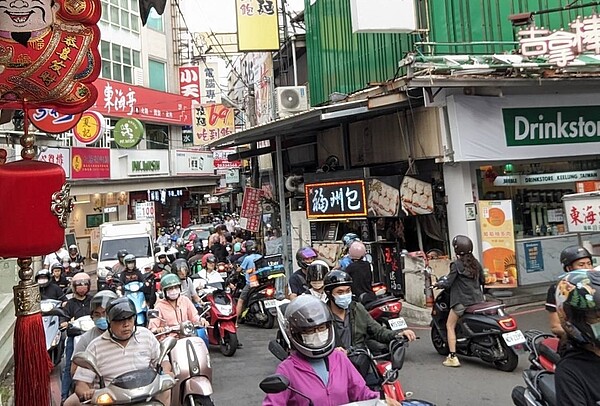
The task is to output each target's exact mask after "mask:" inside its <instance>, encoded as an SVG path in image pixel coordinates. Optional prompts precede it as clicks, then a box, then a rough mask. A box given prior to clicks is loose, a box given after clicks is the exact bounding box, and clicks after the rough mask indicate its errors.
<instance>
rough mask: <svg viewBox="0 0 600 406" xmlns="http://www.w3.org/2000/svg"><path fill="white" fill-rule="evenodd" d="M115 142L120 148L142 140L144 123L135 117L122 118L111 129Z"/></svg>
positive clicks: (131, 145) (134, 144)
mask: <svg viewBox="0 0 600 406" xmlns="http://www.w3.org/2000/svg"><path fill="white" fill-rule="evenodd" d="M113 134H114V137H115V144H117V145H118V146H119V147H121V148H133V147H135V146H136V145H137V144H139V143H140V141H141V140H142V136H143V135H144V125H143V124H142V122H141V121H140V120H138V119H137V118H122V119H120V120H119V121H117V123H116V124H115V128H114V130H113Z"/></svg>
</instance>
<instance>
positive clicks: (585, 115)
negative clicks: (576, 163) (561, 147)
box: [502, 106, 600, 147]
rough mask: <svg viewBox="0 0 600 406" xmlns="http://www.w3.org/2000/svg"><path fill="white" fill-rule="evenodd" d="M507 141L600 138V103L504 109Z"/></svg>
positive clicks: (536, 142)
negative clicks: (599, 104)
mask: <svg viewBox="0 0 600 406" xmlns="http://www.w3.org/2000/svg"><path fill="white" fill-rule="evenodd" d="M502 118H503V121H504V133H505V135H506V145H507V146H509V147H518V146H523V145H555V144H575V143H586V142H600V106H577V107H543V108H532V109H528V108H520V109H502Z"/></svg>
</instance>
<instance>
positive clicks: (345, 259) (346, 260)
mask: <svg viewBox="0 0 600 406" xmlns="http://www.w3.org/2000/svg"><path fill="white" fill-rule="evenodd" d="M354 241H360V238H358V235H356V234H355V233H346V234H344V236H343V237H342V242H343V243H344V247H343V248H342V257H341V258H340V259H339V261H338V266H337V269H340V270H342V271H345V270H346V267H347V266H348V265H350V264H351V263H352V259H350V255H348V250H349V249H350V245H352V243H353V242H354Z"/></svg>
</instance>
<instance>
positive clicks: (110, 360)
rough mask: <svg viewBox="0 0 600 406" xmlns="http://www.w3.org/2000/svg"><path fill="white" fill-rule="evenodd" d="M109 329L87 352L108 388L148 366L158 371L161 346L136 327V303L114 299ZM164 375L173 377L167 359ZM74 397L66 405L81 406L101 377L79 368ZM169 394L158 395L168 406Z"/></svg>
mask: <svg viewBox="0 0 600 406" xmlns="http://www.w3.org/2000/svg"><path fill="white" fill-rule="evenodd" d="M106 315H107V319H108V330H106V331H105V332H104V333H103V334H102V335H101V336H100V337H98V338H96V339H94V340H93V341H92V342H91V343H90V344H89V346H88V347H87V349H86V351H87V352H88V353H90V354H91V355H93V356H94V357H95V359H96V365H97V366H98V370H99V371H100V373H101V374H102V376H103V377H104V381H105V383H106V385H107V386H108V385H109V384H110V383H111V382H112V381H113V379H115V378H116V377H118V376H120V375H122V374H124V373H127V372H131V371H135V370H139V369H145V368H148V367H152V368H155V367H156V363H157V361H158V357H159V353H160V345H159V343H158V340H157V339H156V338H155V337H154V335H153V334H152V333H151V332H150V331H149V330H148V329H146V328H144V327H136V325H135V317H136V310H135V305H134V304H133V302H132V301H131V300H130V299H128V298H126V297H122V298H118V299H115V300H113V302H112V303H111V304H110V305H109V307H108V309H107V312H106ZM161 366H162V368H163V371H164V372H165V373H168V374H170V375H172V373H171V364H170V363H169V361H168V360H165V361H163V362H162V365H161ZM73 379H74V380H75V394H74V395H72V396H71V397H69V398H68V399H67V400H66V401H65V403H64V405H65V406H74V405H81V402H83V401H86V400H89V399H91V398H92V396H93V395H94V392H95V391H96V389H94V388H97V384H98V377H97V376H96V374H94V372H92V371H90V370H88V369H85V368H81V367H78V368H77V371H76V372H75V376H74V377H73ZM170 398H171V394H170V391H168V392H163V393H161V394H160V395H157V396H156V399H157V400H158V401H160V402H162V403H163V404H165V405H169V404H170Z"/></svg>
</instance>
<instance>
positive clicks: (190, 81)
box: [179, 66, 200, 100]
mask: <svg viewBox="0 0 600 406" xmlns="http://www.w3.org/2000/svg"><path fill="white" fill-rule="evenodd" d="M179 94H181V95H182V96H184V97H188V98H190V99H194V100H200V70H199V68H198V67H197V66H180V67H179Z"/></svg>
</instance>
